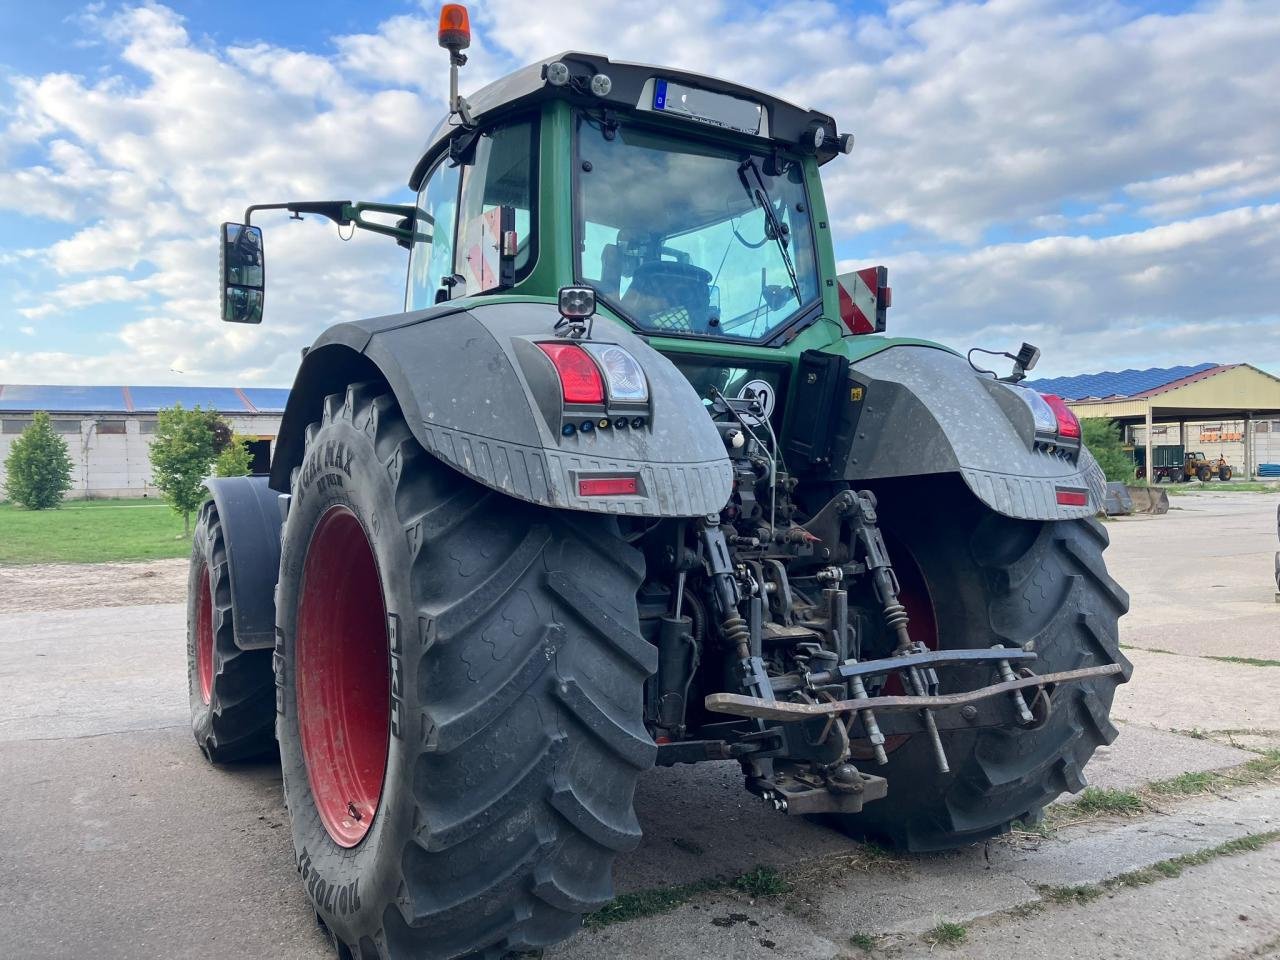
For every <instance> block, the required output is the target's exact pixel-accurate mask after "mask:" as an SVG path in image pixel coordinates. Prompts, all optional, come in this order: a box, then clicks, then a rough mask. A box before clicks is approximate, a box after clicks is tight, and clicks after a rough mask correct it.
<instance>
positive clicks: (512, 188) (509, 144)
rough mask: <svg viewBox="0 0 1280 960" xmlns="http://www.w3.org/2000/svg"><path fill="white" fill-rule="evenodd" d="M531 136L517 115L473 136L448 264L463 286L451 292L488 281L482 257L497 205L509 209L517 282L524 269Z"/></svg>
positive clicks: (489, 251) (528, 251)
mask: <svg viewBox="0 0 1280 960" xmlns="http://www.w3.org/2000/svg"><path fill="white" fill-rule="evenodd" d="M536 139H537V138H536V136H535V135H534V126H533V123H532V121H529V120H520V121H517V122H514V123H508V124H505V125H503V126H498V127H494V128H492V129H490V130H487V131H485V132H484V133H483V134H481V135H480V137H479V139H478V140H477V141H476V145H475V154H474V156H473V158H472V162H471V163H469V164H467V165H466V166H465V167H463V174H462V198H461V201H460V203H459V216H458V244H457V250H456V252H455V254H454V268H455V272H456V273H458V274H459V275H461V276H462V278H463V280H462V284H461V286H462V288H463V289H461V290H455V291H454V294H453V295H454V296H455V297H456V296H462V295H463V294H464V293H467V294H475V293H480V292H482V291H484V290H487V289H492V287H493V286H494V283H493V281H492V279H491V278H492V276H493V271H492V270H490V269H488V268H487V267H486V265H485V262H484V259H485V257H486V255H489V256H492V255H493V252H494V251H495V250H496V247H495V244H496V243H497V242H498V229H499V208H500V207H511V208H512V209H513V210H514V212H515V222H514V227H515V231H516V244H517V245H516V258H515V268H516V269H515V279H516V281H517V282H518V281H519V280H521V279H523V278H524V277H525V276H526V275H528V273H529V270H530V268H531V266H532V263H533V253H534V251H533V230H534V223H533V216H532V210H533V202H532V198H533V181H534V150H535V149H536V147H537V143H536Z"/></svg>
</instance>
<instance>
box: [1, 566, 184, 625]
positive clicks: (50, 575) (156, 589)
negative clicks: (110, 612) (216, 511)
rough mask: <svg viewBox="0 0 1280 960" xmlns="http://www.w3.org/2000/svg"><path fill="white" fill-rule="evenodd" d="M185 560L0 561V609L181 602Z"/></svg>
mask: <svg viewBox="0 0 1280 960" xmlns="http://www.w3.org/2000/svg"><path fill="white" fill-rule="evenodd" d="M186 598H187V561H186V560H185V559H173V560H147V561H143V562H141V563H39V564H34V565H32V566H21V567H0V613H28V612H32V611H41V610H80V609H84V608H86V607H132V606H137V605H141V604H153V603H185V602H186Z"/></svg>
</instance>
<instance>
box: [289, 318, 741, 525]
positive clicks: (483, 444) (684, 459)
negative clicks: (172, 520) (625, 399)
mask: <svg viewBox="0 0 1280 960" xmlns="http://www.w3.org/2000/svg"><path fill="white" fill-rule="evenodd" d="M558 319H559V314H558V312H557V310H556V308H555V306H554V305H553V304H548V303H530V302H524V303H513V302H499V301H481V302H472V303H470V304H469V305H467V307H466V308H465V309H459V307H458V306H456V305H443V306H441V307H437V308H435V309H433V310H425V311H418V312H416V313H408V314H398V315H395V316H389V317H379V318H375V319H372V320H363V321H360V322H357V323H347V324H340V325H338V326H335V327H333V328H331V329H330V330H328V331H326V332H325V333H324V334H323V335H322V336H321V337H320V339H319V340H317V341H316V344H315V346H314V347H312V348H311V349H310V350H309V351H308V352H307V354H306V356H305V357H304V359H303V362H302V366H301V368H300V369H299V371H298V375H297V378H296V380H295V381H294V386H293V389H292V391H291V392H290V395H289V402H288V405H287V407H286V409H285V414H284V419H283V421H282V423H281V427H280V437H279V440H278V441H277V446H276V455H275V459H274V460H273V462H272V465H271V486H272V487H273V488H274V489H276V490H279V491H281V492H286V491H287V490H288V489H289V474H290V472H291V471H292V470H293V468H294V467H297V466H300V465H301V463H302V456H303V431H304V430H305V429H306V427H307V425H308V424H309V423H311V422H313V421H315V420H318V419H319V418H320V413H321V409H322V406H321V405H322V403H323V400H324V397H325V396H326V395H328V394H331V393H341V392H343V391H344V390H345V387H346V384H348V383H354V382H358V381H361V380H371V379H372V380H380V381H382V382H384V383H386V384H387V386H388V387H389V389H390V390H391V391H392V392H393V393H394V394H395V397H396V400H397V402H398V403H399V405H400V408H401V410H402V411H403V412H404V417H405V421H406V422H407V424H408V426H409V429H410V430H412V431H413V434H414V437H415V438H416V439H417V440H418V442H419V443H421V444H422V446H423V447H424V448H425V449H426V450H427V451H429V452H430V453H431V454H433V455H434V456H436V457H438V458H439V459H440V460H443V461H444V462H445V463H447V464H449V465H450V466H451V467H453V468H454V469H456V470H458V471H460V472H461V473H464V474H466V475H467V476H469V477H471V478H472V479H474V480H476V481H478V482H480V483H482V484H484V485H485V486H487V487H491V488H493V489H495V490H498V491H500V492H502V493H505V494H507V495H509V496H513V497H516V498H518V499H521V500H527V501H530V502H533V503H538V504H542V505H544V506H549V507H556V508H560V509H567V510H583V511H592V512H598V513H613V514H628V515H635V516H649V517H691V516H699V515H704V514H709V513H717V512H718V511H719V510H720V508H721V507H723V506H724V504H725V503H726V502H727V501H728V499H729V494H730V484H731V482H732V478H731V469H730V466H729V460H728V456H727V455H726V453H725V449H724V444H723V442H722V441H721V440H720V436H719V433H718V432H717V430H716V428H715V426H714V425H713V424H712V422H711V419H710V417H708V416H707V414H706V412H705V410H704V409H703V405H702V401H701V400H700V399H699V397H698V395H697V393H696V392H695V391H694V389H693V387H692V386H690V384H689V382H688V380H686V379H685V378H684V376H683V375H682V374H681V373H680V371H679V370H677V369H676V368H675V366H674V365H673V364H672V363H671V361H669V360H668V359H666V358H665V357H663V356H662V355H661V354H660V353H658V352H657V351H656V350H653V349H652V348H650V347H649V345H648V344H647V343H645V342H644V341H643V340H641V339H640V338H638V337H636V336H635V335H633V334H632V333H630V332H629V331H627V330H625V329H623V328H622V327H621V326H619V325H616V324H613V323H611V322H610V321H608V320H605V319H603V318H597V320H596V322H595V327H594V331H593V340H594V341H595V342H601V343H615V344H618V345H620V346H622V347H623V348H625V349H626V350H627V351H628V352H629V353H630V354H631V355H632V356H633V357H635V358H636V360H637V361H639V363H640V365H641V366H642V367H643V369H644V373H645V376H646V378H647V380H648V386H649V395H650V398H651V403H650V409H648V410H632V411H630V414H631V415H630V416H628V417H627V420H628V426H627V427H625V428H623V429H617V428H615V427H613V426H612V424H613V423H614V422H615V421H616V420H617V419H618V417H619V416H620V415H621V411H620V410H618V409H614V408H612V407H611V408H610V410H609V411H604V410H603V408H602V411H601V413H600V414H598V415H593V416H590V417H586V416H584V417H583V418H582V420H577V421H576V422H577V423H578V424H579V425H580V424H581V423H582V422H584V421H586V420H590V421H591V426H592V429H591V430H590V431H586V432H584V431H582V430H580V429H574V430H573V431H572V432H570V433H568V434H566V433H564V432H563V430H564V427H565V417H566V409H565V407H564V404H563V402H562V399H561V396H560V388H559V381H558V380H557V379H556V375H555V371H554V368H553V367H552V366H551V363H550V361H549V360H547V358H546V357H545V356H544V355H543V354H542V352H541V351H540V350H539V349H538V348H537V347H536V346H535V345H534V343H535V341H538V340H554V339H555V335H554V327H555V323H556V321H557V320H558ZM606 412H607V413H608V416H604V414H605V413H606ZM637 416H638V417H639V422H640V424H641V425H640V426H639V427H638V428H632V427H631V426H630V425H629V424H630V422H631V421H632V419H633V418H634V417H637ZM601 418H604V419H608V420H609V421H610V426H609V427H607V428H605V429H600V428H599V426H598V424H599V421H600V419H601ZM617 477H621V478H634V479H635V481H636V493H635V494H627V495H606V496H584V495H582V490H581V487H580V481H581V480H583V479H592V478H617Z"/></svg>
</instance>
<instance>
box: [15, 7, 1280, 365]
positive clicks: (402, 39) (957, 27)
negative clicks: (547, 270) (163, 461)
mask: <svg viewBox="0 0 1280 960" xmlns="http://www.w3.org/2000/svg"><path fill="white" fill-rule="evenodd" d="M436 9H437V8H436V4H434V3H426V2H425V0H424V3H423V12H422V13H421V14H416V13H411V14H404V15H400V16H396V17H392V18H390V19H388V20H386V21H385V22H383V23H380V24H376V25H371V26H370V28H369V29H368V30H367V31H365V32H361V33H355V34H351V35H346V36H335V37H333V38H332V44H331V45H328V46H327V47H326V48H325V49H322V50H309V51H308V50H291V49H283V48H280V47H278V46H273V45H270V44H266V43H253V42H248V43H244V44H242V45H239V46H235V47H231V48H219V47H216V46H214V45H212V44H211V43H210V42H209V41H206V40H201V39H194V38H193V37H192V36H191V35H190V34H189V32H188V31H187V29H186V28H185V27H184V24H183V21H182V19H181V17H180V16H178V15H177V14H176V13H174V12H173V11H172V10H170V9H168V8H166V7H162V6H158V5H147V6H142V7H137V8H129V9H124V10H121V11H117V12H104V10H103V8H97V9H96V12H92V13H90V14H89V15H88V17H87V20H86V22H87V24H88V29H89V30H90V31H91V32H92V34H93V35H94V36H95V37H100V38H101V42H102V43H103V44H104V45H105V49H106V50H107V51H108V52H110V53H112V54H114V56H116V57H117V59H118V64H117V66H116V67H115V68H112V69H108V70H106V71H104V72H102V73H101V74H98V75H95V76H93V77H84V76H76V75H73V74H70V73H50V74H46V75H43V76H15V77H13V78H12V97H11V105H10V106H9V107H7V108H6V109H5V111H4V112H3V113H2V114H0V123H3V124H4V126H3V129H0V161H3V165H2V166H0V207H3V208H5V209H11V210H21V211H23V212H26V213H31V212H32V211H33V210H34V211H39V212H40V213H41V214H43V215H44V216H45V217H47V218H48V219H50V220H51V221H54V222H60V223H64V224H69V225H72V227H73V229H72V230H71V232H70V233H69V235H67V236H66V237H65V238H64V239H61V240H58V241H57V242H54V243H50V244H47V245H45V246H44V247H43V248H40V249H35V250H33V249H31V245H30V244H29V243H26V244H24V247H23V249H21V250H17V249H10V250H7V251H0V267H4V268H5V270H10V269H12V270H17V269H21V270H22V271H23V272H24V276H26V275H31V276H35V273H33V271H36V270H37V269H39V268H42V269H44V271H45V274H46V277H45V279H44V280H43V281H41V282H42V283H43V286H41V285H39V284H37V285H34V286H33V285H31V284H27V283H26V282H25V281H24V282H23V284H21V285H15V287H16V288H17V295H16V296H15V301H16V302H15V303H14V305H13V308H12V309H14V311H15V312H16V313H18V314H20V315H23V316H26V317H27V318H28V319H49V318H59V319H62V318H63V316H64V315H66V317H68V318H70V319H68V320H67V321H66V322H75V320H74V318H75V317H77V316H88V315H90V312H91V311H92V310H93V308H94V306H95V305H98V304H108V303H115V304H128V305H129V308H130V310H132V311H133V313H132V318H131V319H130V320H129V321H128V322H126V323H123V324H122V325H121V326H120V327H119V329H118V330H116V331H115V332H114V335H113V336H114V340H115V342H116V343H117V344H118V346H117V347H115V348H113V349H111V350H109V351H108V352H107V353H105V354H104V353H102V352H100V351H101V346H100V345H101V343H102V340H101V338H94V340H93V342H92V343H88V342H87V343H86V345H85V347H84V348H83V349H84V351H85V352H84V353H72V352H69V351H66V350H49V349H39V347H40V346H41V344H39V343H37V344H36V346H37V347H38V349H37V351H35V352H32V351H28V350H26V349H19V345H18V344H17V343H16V342H15V343H12V344H10V343H4V342H3V340H2V339H0V382H3V381H5V380H11V381H12V380H30V379H44V380H59V379H85V380H95V379H96V380H103V379H105V380H119V379H120V378H121V376H122V371H126V370H127V371H128V374H129V377H130V378H131V379H134V380H140V379H145V380H157V381H167V380H174V379H182V380H183V381H184V382H218V381H224V382H232V381H234V382H242V383H250V382H263V383H285V382H288V381H289V380H290V379H291V377H292V373H293V370H294V369H295V368H296V362H297V355H298V349H299V348H300V347H301V346H303V345H304V344H305V343H307V342H309V341H310V340H311V339H313V338H314V336H315V335H316V334H317V333H319V332H320V331H321V330H322V329H324V327H326V326H327V325H329V324H330V323H332V322H334V321H337V320H341V319H348V318H352V317H355V316H359V315H376V314H379V313H384V312H391V311H394V310H396V309H397V308H398V307H399V303H400V296H401V289H402V283H403V275H404V259H403V258H404V254H403V251H401V250H399V248H397V247H395V246H393V245H392V244H391V243H390V242H389V241H387V240H384V239H380V238H372V237H368V236H364V235H358V236H357V238H356V239H355V240H353V241H352V242H351V243H350V244H342V243H339V242H338V241H336V239H335V238H334V231H333V230H332V225H329V224H324V223H321V222H319V221H316V220H315V218H309V222H308V223H306V224H303V225H298V224H292V223H286V222H285V221H284V218H283V217H276V218H274V219H272V220H271V221H270V229H269V230H268V242H267V246H268V249H269V260H270V264H269V273H270V276H271V285H270V289H269V291H268V308H267V322H266V323H265V324H263V325H262V326H261V327H256V328H237V327H234V326H231V325H227V324H221V323H219V322H218V321H217V319H216V312H217V288H216V276H215V274H216V268H217V244H216V231H217V225H218V223H219V221H221V220H224V219H238V218H239V211H241V210H242V209H243V208H244V206H245V205H247V204H248V203H250V202H265V201H272V200H281V199H295V198H307V199H310V198H352V199H374V198H382V199H390V198H395V197H397V196H399V195H401V194H400V191H402V190H403V188H404V181H405V179H406V178H407V176H408V173H409V171H410V169H411V167H412V166H413V163H414V161H415V160H416V158H417V152H418V150H419V149H420V148H421V145H422V143H423V141H424V140H425V137H426V136H427V134H428V132H429V130H430V128H431V127H432V126H433V125H434V123H435V121H436V120H437V119H438V117H439V116H440V113H441V111H442V110H443V104H444V94H445V87H446V81H447V69H446V57H445V55H444V53H443V51H441V50H440V49H439V48H438V46H437V45H436V42H435V22H434V18H435V13H436ZM472 20H473V27H474V35H475V40H474V45H473V48H472V50H471V51H470V53H471V55H472V56H471V63H470V64H469V65H468V66H467V68H466V69H465V70H464V73H463V78H464V79H463V87H464V91H467V90H473V89H475V88H476V87H477V86H479V85H480V84H482V83H484V82H487V81H488V80H490V79H493V78H494V77H496V76H499V75H501V74H502V73H505V72H506V71H507V70H509V69H511V68H512V67H514V66H516V65H519V64H522V63H525V62H528V61H531V60H534V59H537V58H539V57H542V56H545V55H548V54H551V53H554V52H557V51H559V50H563V49H570V48H577V49H587V50H595V51H598V52H601V53H606V54H608V55H610V56H611V57H613V58H615V59H630V60H640V61H650V62H657V63H667V64H671V65H673V66H679V67H684V68H688V69H691V70H695V71H701V72H706V73H711V74H715V75H719V76H724V77H726V78H728V79H732V80H737V81H740V82H743V83H746V84H749V85H752V86H757V87H760V88H762V89H766V90H769V91H771V92H774V93H777V94H779V95H781V96H784V97H787V98H789V99H792V100H794V101H796V102H798V103H802V104H806V105H813V106H816V107H820V108H822V109H825V110H827V111H829V112H831V113H832V114H833V115H835V116H836V117H837V119H838V120H839V121H840V124H841V127H842V129H849V130H852V131H854V132H855V133H856V134H857V136H858V147H857V148H856V149H855V151H854V154H853V155H852V156H851V157H847V158H840V159H838V160H836V161H834V162H833V163H832V164H830V165H828V166H827V167H826V168H825V169H824V175H825V177H826V181H827V188H828V190H827V192H828V201H829V207H830V216H831V219H832V221H833V224H835V225H836V226H837V227H838V230H837V234H838V235H839V236H842V237H843V238H845V240H846V242H847V243H848V244H849V249H852V248H855V247H856V248H858V249H861V250H864V251H865V254H866V255H865V257H864V256H859V258H858V259H857V260H856V261H854V262H853V265H859V266H860V265H865V264H866V263H869V262H884V263H887V264H888V265H889V266H890V268H891V278H892V280H893V283H894V286H895V288H896V293H897V303H898V305H897V306H895V308H894V309H893V311H891V314H890V317H891V326H892V328H893V329H895V330H899V331H902V332H910V333H915V334H924V335H931V336H938V337H941V338H943V339H945V340H950V341H953V342H966V343H967V342H972V341H974V340H975V339H982V340H984V342H994V341H995V340H1000V339H1001V338H1003V339H1004V340H1005V341H1012V340H1014V339H1016V338H1017V337H1020V336H1023V335H1027V336H1030V335H1031V334H1034V335H1035V336H1036V337H1038V338H1039V341H1040V342H1041V345H1042V346H1044V347H1045V357H1046V359H1045V361H1044V362H1043V364H1044V365H1045V366H1046V368H1047V367H1049V366H1051V365H1053V366H1056V367H1059V368H1060V369H1063V370H1075V369H1086V368H1090V367H1095V366H1097V365H1098V358H1099V357H1100V356H1102V355H1104V354H1107V353H1109V352H1110V351H1113V350H1123V351H1129V354H1127V355H1132V356H1135V357H1138V358H1140V359H1139V360H1138V361H1135V362H1138V363H1140V365H1149V364H1150V363H1154V362H1163V361H1164V360H1166V359H1167V360H1168V361H1169V362H1182V361H1189V360H1198V359H1204V358H1205V355H1206V353H1212V354H1213V356H1212V357H1210V358H1211V359H1223V360H1230V359H1255V358H1259V357H1262V355H1263V354H1266V355H1267V356H1268V357H1270V359H1265V358H1262V359H1264V360H1265V362H1267V363H1272V364H1274V365H1276V366H1278V367H1280V355H1277V356H1271V355H1270V354H1268V353H1267V351H1269V350H1272V351H1274V348H1272V347H1270V346H1268V345H1267V344H1268V343H1276V342H1280V329H1277V327H1276V323H1277V319H1276V318H1277V309H1276V307H1275V306H1274V305H1273V304H1271V303H1269V302H1268V300H1267V293H1268V291H1274V290H1275V289H1278V288H1280V261H1278V257H1280V253H1277V252H1275V251H1280V243H1277V241H1278V240H1280V236H1278V235H1277V225H1276V220H1277V215H1276V213H1275V210H1276V206H1275V203H1274V201H1275V199H1276V197H1277V194H1280V123H1276V122H1274V118H1275V116H1276V113H1275V97H1274V91H1275V90H1276V89H1280V58H1277V57H1276V56H1275V54H1274V51H1275V50H1276V49H1280V8H1277V7H1276V6H1275V5H1274V4H1271V3H1262V2H1257V3H1250V2H1242V0H1220V2H1206V3H1204V4H1201V5H1198V6H1195V7H1192V8H1191V9H1189V10H1186V11H1182V12H1179V13H1172V14H1151V15H1141V16H1139V15H1136V14H1134V13H1133V12H1131V11H1129V10H1128V9H1126V8H1125V7H1124V6H1122V5H1119V4H1118V3H1115V2H1111V0H1097V2H1094V3H1087V4H1080V3H1075V2H1070V0H990V2H986V3H979V2H954V3H943V2H933V0H903V2H895V3H892V4H890V5H889V7H888V8H887V10H885V11H884V12H883V13H882V14H857V15H854V14H850V13H848V12H846V11H843V10H841V9H840V8H838V7H837V6H835V5H834V4H832V3H828V2H822V0H800V2H783V0H758V2H754V3H752V4H745V5H744V4H731V3H728V2H726V0H711V2H707V3H699V4H685V5H684V6H682V7H678V8H676V7H672V8H666V7H661V6H657V7H655V6H654V5H653V4H652V3H647V2H641V0H602V2H599V3H595V4H590V5H586V4H577V5H567V6H566V5H560V6H559V7H557V8H556V10H555V11H554V13H551V12H549V11H548V10H540V9H538V8H537V7H531V6H530V5H528V4H524V3H516V2H515V0H489V2H487V3H483V4H479V5H476V6H474V7H473V8H472ZM1268 118H1270V119H1268ZM18 156H22V157H24V158H30V157H35V158H36V160H35V161H34V162H25V161H24V162H23V163H21V164H19V163H17V162H16V161H14V160H13V159H12V158H14V157H18ZM263 222H264V223H267V222H268V221H266V220H265V219H264V221H263ZM1115 224H1122V225H1123V226H1120V227H1116V226H1114V225H1115ZM876 228H891V229H892V231H894V232H893V233H892V234H891V235H892V236H894V237H895V238H896V239H895V240H894V241H892V244H891V245H890V244H889V241H884V242H885V244H886V248H885V249H883V250H872V249H869V244H868V243H867V242H865V241H862V240H861V239H860V237H861V235H862V234H864V233H865V232H866V231H868V230H873V229H876ZM992 230H1000V231H1002V232H1001V233H1000V234H999V235H1000V236H1014V237H1025V238H1029V239H1027V240H1026V241H1025V242H1018V243H1012V242H1004V243H999V244H994V245H993V244H985V243H984V241H983V237H984V236H987V235H988V232H989V231H992ZM1107 232H1112V233H1117V232H1118V235H1116V236H1105V235H1101V234H1106V233H1107ZM1044 234H1050V235H1049V236H1044ZM1073 234H1075V235H1073ZM888 235H890V234H880V235H878V236H881V237H883V236H888ZM1037 238H1038V239H1037ZM903 251H907V252H903ZM115 309H116V310H117V311H118V310H119V307H118V306H117V307H116V308H115ZM15 319H16V318H15ZM9 329H19V328H18V327H16V326H14V325H11V326H10V327H9ZM25 329H30V328H29V327H27V328H25ZM25 329H21V330H20V331H19V332H23V333H25ZM1209 331H1212V333H1213V337H1212V339H1208V338H1207V337H1206V334H1207V333H1208V332H1209ZM40 334H41V331H37V334H36V340H37V341H39V339H40ZM1268 338H1270V339H1269V341H1268ZM26 346H27V344H23V347H26ZM91 350H97V351H99V352H96V353H90V352H89V351H91ZM1143 351H1146V352H1145V353H1144V352H1143ZM1142 357H1147V358H1148V360H1147V361H1146V362H1143V361H1142V360H1141V358H1142ZM1255 362H1256V361H1255ZM172 370H181V371H184V373H183V374H175V373H172V372H171V371H172Z"/></svg>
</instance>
